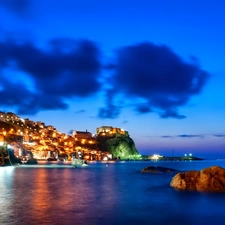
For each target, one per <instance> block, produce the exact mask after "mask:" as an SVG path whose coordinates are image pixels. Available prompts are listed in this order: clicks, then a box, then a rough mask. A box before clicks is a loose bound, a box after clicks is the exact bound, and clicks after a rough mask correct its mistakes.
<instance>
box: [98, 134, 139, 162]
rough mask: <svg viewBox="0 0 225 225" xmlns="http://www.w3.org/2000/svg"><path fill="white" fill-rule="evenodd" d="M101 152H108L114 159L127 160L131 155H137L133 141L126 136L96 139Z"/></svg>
mask: <svg viewBox="0 0 225 225" xmlns="http://www.w3.org/2000/svg"><path fill="white" fill-rule="evenodd" d="M98 143H99V148H100V150H101V151H106V152H110V153H111V154H112V155H113V156H114V157H116V158H120V159H129V157H130V156H131V155H138V151H137V149H136V147H135V144H134V141H133V140H132V139H131V138H130V137H128V136H120V137H113V138H111V137H98Z"/></svg>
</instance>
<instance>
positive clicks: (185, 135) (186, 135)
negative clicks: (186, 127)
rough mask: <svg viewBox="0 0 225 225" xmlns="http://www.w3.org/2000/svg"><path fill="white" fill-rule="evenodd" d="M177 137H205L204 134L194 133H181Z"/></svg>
mask: <svg viewBox="0 0 225 225" xmlns="http://www.w3.org/2000/svg"><path fill="white" fill-rule="evenodd" d="M177 137H180V138H204V136H203V135H193V134H181V135H177Z"/></svg>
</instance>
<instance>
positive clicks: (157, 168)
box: [141, 166, 179, 173]
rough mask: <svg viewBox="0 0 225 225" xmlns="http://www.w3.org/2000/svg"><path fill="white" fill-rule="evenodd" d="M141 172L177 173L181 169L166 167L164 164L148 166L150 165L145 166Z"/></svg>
mask: <svg viewBox="0 0 225 225" xmlns="http://www.w3.org/2000/svg"><path fill="white" fill-rule="evenodd" d="M141 172H144V173H175V172H179V170H175V169H172V168H166V167H162V166H148V167H146V168H144V169H143V170H141Z"/></svg>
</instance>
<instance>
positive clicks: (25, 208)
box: [0, 160, 225, 225]
mask: <svg viewBox="0 0 225 225" xmlns="http://www.w3.org/2000/svg"><path fill="white" fill-rule="evenodd" d="M106 165H108V166H106ZM150 165H155V166H156V165H158V166H165V167H170V168H174V169H179V170H193V169H194V170H200V169H203V168H206V167H208V166H211V165H219V166H222V167H224V168H225V161H216V160H215V161H195V162H114V163H113V162H112V163H109V162H107V163H102V162H93V163H89V166H88V167H85V168H71V166H70V164H68V163H62V162H61V163H57V162H56V163H52V162H51V163H40V164H39V165H37V166H18V167H0V192H1V193H0V224H1V225H17V224H18V225H23V224H25V225H26V224H27V225H36V224H40V225H41V224H52V225H54V224H56V225H57V224H60V225H61V224H64V225H67V224H68V225H70V224H76V225H89V224H90V225H95V224H97V225H120V224H123V225H126V224H129V225H133V224H151V225H158V224H159V225H162V224H165V225H166V224H173V225H189V224H190V225H195V224H196V225H197V224H198V225H208V224H210V225H211V224H213V225H220V224H221V225H224V224H225V194H206V193H196V192H183V191H176V190H174V189H173V188H171V187H170V186H169V183H170V181H171V179H172V177H173V176H174V175H173V174H146V173H141V172H140V170H141V169H143V168H145V167H147V166H150Z"/></svg>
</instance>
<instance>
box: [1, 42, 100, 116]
mask: <svg viewBox="0 0 225 225" xmlns="http://www.w3.org/2000/svg"><path fill="white" fill-rule="evenodd" d="M0 49H2V51H1V53H0V69H2V73H0V76H1V77H2V78H3V77H4V76H3V71H4V69H5V68H7V69H13V70H14V72H15V71H20V72H23V73H26V74H28V76H29V77H30V79H31V80H32V81H33V83H34V86H35V90H34V91H33V92H31V91H29V90H28V89H27V88H24V87H21V88H18V84H16V85H17V86H16V85H15V84H13V83H12V81H13V79H12V78H10V79H1V93H2V94H4V95H5V96H6V98H9V99H10V102H13V104H15V105H17V106H18V112H20V113H23V112H26V113H27V112H30V113H31V114H32V113H35V112H38V111H41V110H48V109H65V108H67V105H66V104H65V102H64V101H65V99H68V98H71V97H74V96H78V97H86V96H89V95H91V94H93V93H96V92H97V91H98V90H99V89H100V84H99V82H98V76H99V74H100V68H101V64H100V60H99V58H100V52H99V49H98V47H97V46H96V44H95V43H93V42H91V41H88V40H81V41H71V40H67V39H58V40H52V41H51V42H50V44H49V48H48V49H47V50H42V49H40V48H37V47H36V46H35V45H33V44H32V43H29V42H22V43H21V42H16V41H14V40H8V41H5V42H1V43H0ZM16 76H19V75H17V73H16V72H15V74H14V78H16ZM10 80H11V82H10ZM19 85H21V84H19ZM8 86H10V88H9V87H8ZM18 89H19V90H18ZM18 99H20V100H19V101H18ZM21 99H23V100H21ZM21 101H23V102H21ZM0 104H2V105H3V104H4V103H2V102H1V103H0ZM31 108H32V110H30V109H31Z"/></svg>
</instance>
